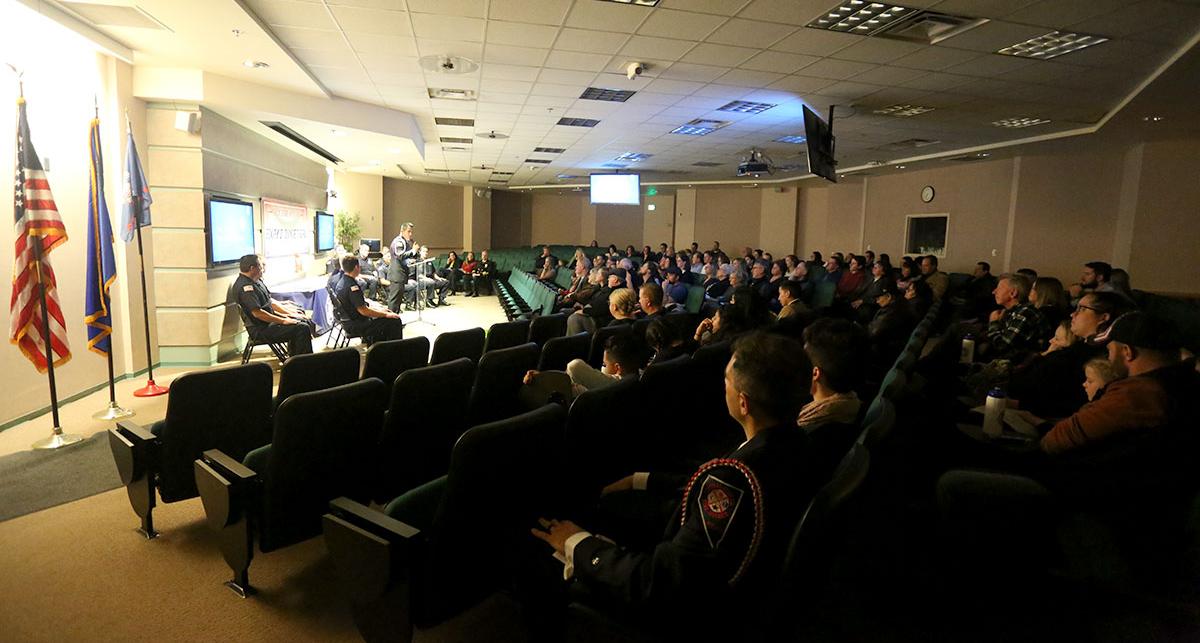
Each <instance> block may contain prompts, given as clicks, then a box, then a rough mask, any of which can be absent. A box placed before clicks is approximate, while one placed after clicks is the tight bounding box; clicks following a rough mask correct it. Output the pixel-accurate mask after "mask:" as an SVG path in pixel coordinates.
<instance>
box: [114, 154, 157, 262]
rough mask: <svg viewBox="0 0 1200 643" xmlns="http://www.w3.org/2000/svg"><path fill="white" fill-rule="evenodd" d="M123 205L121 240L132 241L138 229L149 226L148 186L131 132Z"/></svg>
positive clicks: (126, 155) (126, 161)
mask: <svg viewBox="0 0 1200 643" xmlns="http://www.w3.org/2000/svg"><path fill="white" fill-rule="evenodd" d="M124 178H125V203H124V204H123V205H122V206H121V239H122V240H123V241H124V242H125V243H129V242H130V241H133V237H134V234H135V233H136V232H137V229H138V228H141V227H142V226H148V225H150V204H151V203H153V202H154V199H152V198H150V186H149V185H147V184H146V173H145V172H142V161H141V160H140V159H138V153H137V146H136V145H134V144H133V131H132V130H131V131H130V132H129V143H128V144H127V145H126V150H125V177H124Z"/></svg>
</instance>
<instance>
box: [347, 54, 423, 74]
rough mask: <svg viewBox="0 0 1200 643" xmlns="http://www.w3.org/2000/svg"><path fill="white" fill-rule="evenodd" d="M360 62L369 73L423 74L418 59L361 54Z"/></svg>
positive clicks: (359, 55)
mask: <svg viewBox="0 0 1200 643" xmlns="http://www.w3.org/2000/svg"><path fill="white" fill-rule="evenodd" d="M358 59H359V61H361V62H362V65H363V67H366V68H367V71H368V72H388V73H405V74H422V73H424V71H423V70H422V69H421V64H420V63H419V62H417V59H416V57H415V56H414V57H408V58H405V57H402V56H393V55H389V54H367V53H362V52H359V54H358Z"/></svg>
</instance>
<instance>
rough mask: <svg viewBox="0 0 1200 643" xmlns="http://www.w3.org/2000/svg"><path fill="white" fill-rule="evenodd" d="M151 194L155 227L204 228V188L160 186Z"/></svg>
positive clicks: (152, 216) (151, 211)
mask: <svg viewBox="0 0 1200 643" xmlns="http://www.w3.org/2000/svg"><path fill="white" fill-rule="evenodd" d="M151 196H152V197H154V203H153V204H151V206H150V218H151V221H152V222H153V224H154V226H155V227H159V228H199V229H201V230H203V229H204V191H203V190H201V189H199V188H185V189H169V188H158V189H156V190H154V192H153V193H152V194H151ZM117 221H119V219H117V220H116V221H114V225H116V222H117Z"/></svg>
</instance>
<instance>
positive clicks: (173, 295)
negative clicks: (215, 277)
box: [154, 269, 212, 308]
mask: <svg viewBox="0 0 1200 643" xmlns="http://www.w3.org/2000/svg"><path fill="white" fill-rule="evenodd" d="M208 283H209V279H208V273H207V272H206V271H204V270H170V269H160V270H156V271H155V273H154V290H155V292H157V294H158V305H159V307H162V308H173V307H186V308H195V307H201V306H203V307H208V306H210V305H212V304H210V303H209V286H208Z"/></svg>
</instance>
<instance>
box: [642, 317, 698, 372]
mask: <svg viewBox="0 0 1200 643" xmlns="http://www.w3.org/2000/svg"><path fill="white" fill-rule="evenodd" d="M645 341H646V348H647V349H648V350H649V352H650V361H649V362H648V363H647V364H646V366H650V365H651V364H661V363H662V362H665V361H667V360H671V359H674V358H676V357H679V356H680V355H690V354H691V353H692V348H693V346H692V344H691V343H690V342H689V341H688V339H687V338H686V337H683V336H682V335H680V334H679V330H678V329H677V327H676V325H675V324H670V323H668V322H667V320H665V319H663V318H662V317H656V318H654V319H653V320H651V321H650V325H649V326H647V327H646V340H645Z"/></svg>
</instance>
